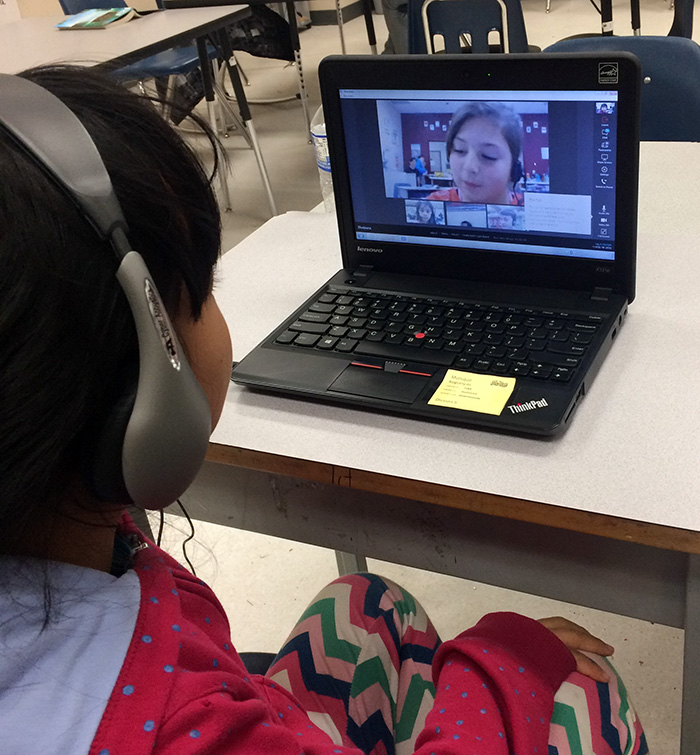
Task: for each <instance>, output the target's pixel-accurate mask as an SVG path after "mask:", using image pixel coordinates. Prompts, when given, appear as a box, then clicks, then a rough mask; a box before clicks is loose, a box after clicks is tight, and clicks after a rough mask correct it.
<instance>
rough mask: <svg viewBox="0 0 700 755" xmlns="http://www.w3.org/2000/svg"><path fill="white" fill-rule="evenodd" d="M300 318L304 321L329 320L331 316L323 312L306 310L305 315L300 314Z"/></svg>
mask: <svg viewBox="0 0 700 755" xmlns="http://www.w3.org/2000/svg"><path fill="white" fill-rule="evenodd" d="M299 319H300V320H302V321H303V322H328V321H329V320H330V319H331V316H330V315H329V314H323V313H322V312H304V314H303V315H299Z"/></svg>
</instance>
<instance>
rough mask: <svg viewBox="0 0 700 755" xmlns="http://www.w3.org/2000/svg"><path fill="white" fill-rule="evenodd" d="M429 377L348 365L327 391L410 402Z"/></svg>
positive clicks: (415, 397) (402, 402) (401, 402)
mask: <svg viewBox="0 0 700 755" xmlns="http://www.w3.org/2000/svg"><path fill="white" fill-rule="evenodd" d="M429 379H430V378H429V377H422V376H421V375H407V374H405V373H398V372H385V371H384V370H381V369H373V368H370V367H355V366H354V365H349V366H348V367H346V368H345V369H344V370H343V372H341V373H340V375H339V376H338V377H337V378H336V379H335V381H334V382H333V383H331V385H330V386H329V388H328V390H329V391H335V392H337V393H350V394H352V395H353V396H367V397H368V398H380V399H384V400H385V401H396V402H398V403H400V404H412V403H413V402H414V401H415V400H416V399H417V398H418V395H419V394H420V392H421V391H422V390H423V388H424V387H425V384H426V383H427V382H428V380H429Z"/></svg>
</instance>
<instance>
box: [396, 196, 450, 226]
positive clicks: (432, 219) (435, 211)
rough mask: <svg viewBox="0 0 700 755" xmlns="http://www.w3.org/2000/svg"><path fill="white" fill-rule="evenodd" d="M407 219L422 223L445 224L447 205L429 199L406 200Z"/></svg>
mask: <svg viewBox="0 0 700 755" xmlns="http://www.w3.org/2000/svg"><path fill="white" fill-rule="evenodd" d="M406 221H407V222H409V223H420V224H422V225H445V206H444V204H443V203H442V202H431V201H429V200H427V199H407V200H406Z"/></svg>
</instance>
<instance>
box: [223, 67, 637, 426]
mask: <svg viewBox="0 0 700 755" xmlns="http://www.w3.org/2000/svg"><path fill="white" fill-rule="evenodd" d="M319 78H320V83H321V95H322V101H323V109H324V114H325V120H326V128H327V132H328V142H329V151H330V161H331V167H332V173H333V184H334V192H335V203H336V212H337V218H338V228H339V234H340V246H341V253H342V269H340V270H339V271H338V273H337V274H336V275H334V276H333V277H332V278H331V279H330V280H329V281H328V282H327V283H326V284H324V285H323V286H322V287H321V288H320V289H319V290H318V291H317V292H316V293H315V294H314V295H313V296H312V297H311V298H309V299H308V300H307V301H306V302H304V303H300V306H299V308H298V309H297V310H296V311H295V312H293V313H290V316H289V317H288V318H287V319H286V320H285V321H284V322H283V323H280V325H279V327H278V328H276V329H275V330H274V331H273V332H272V333H271V334H270V335H269V336H268V337H267V338H265V339H264V340H263V341H262V343H260V344H259V345H258V346H257V347H255V349H254V350H253V351H252V352H251V353H250V354H248V355H247V356H246V357H245V358H244V359H242V360H241V362H240V363H239V364H238V365H236V366H235V367H234V369H233V371H232V375H231V377H232V380H233V381H235V382H236V383H239V384H241V385H245V386H249V387H252V388H255V389H262V390H269V391H275V392H280V393H286V394H290V395H294V396H297V397H300V396H303V397H307V398H312V399H318V400H322V401H329V402H334V403H337V404H348V405H352V406H356V407H360V408H363V409H366V410H372V411H388V412H394V413H400V414H406V415H410V416H413V417H416V418H423V419H430V420H435V421H440V422H449V423H458V424H463V425H468V426H473V427H478V428H484V429H491V430H497V431H503V432H508V433H516V434H524V435H532V436H554V435H557V434H560V433H562V432H563V431H564V430H565V429H566V428H567V427H568V426H569V424H570V423H571V421H572V416H573V414H574V410H575V409H576V407H577V405H578V404H579V402H580V400H581V398H582V397H583V396H584V395H585V393H586V392H587V391H588V390H589V388H590V386H591V383H592V381H593V378H594V376H595V374H596V373H597V371H598V369H599V368H600V366H601V363H602V361H603V359H604V358H605V355H606V354H607V353H608V351H609V349H610V348H611V346H612V344H613V341H614V340H615V338H616V336H617V334H618V332H619V330H620V328H621V326H622V324H623V322H624V320H625V316H626V314H627V308H628V305H629V303H630V302H631V301H632V300H633V299H634V293H635V258H636V227H637V193H638V151H639V99H640V80H641V76H640V70H639V64H638V61H637V59H636V58H635V57H634V56H631V55H629V54H626V53H605V55H604V56H601V55H598V54H585V53H584V54H574V55H555V54H527V55H483V56H479V55H455V56H452V55H433V56H419V55H414V56H381V57H374V56H354V57H353V56H337V57H335V56H334V57H329V58H326V59H324V60H323V61H322V62H321V64H320V67H319Z"/></svg>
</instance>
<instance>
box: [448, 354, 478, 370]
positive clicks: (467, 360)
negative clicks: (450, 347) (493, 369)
mask: <svg viewBox="0 0 700 755" xmlns="http://www.w3.org/2000/svg"><path fill="white" fill-rule="evenodd" d="M473 361H474V357H459V358H458V359H457V360H455V363H454V364H453V365H452V366H453V367H454V368H455V369H456V370H468V369H469V368H470V367H471V366H472V362H473Z"/></svg>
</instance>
